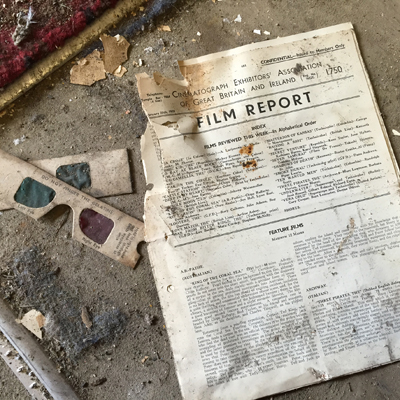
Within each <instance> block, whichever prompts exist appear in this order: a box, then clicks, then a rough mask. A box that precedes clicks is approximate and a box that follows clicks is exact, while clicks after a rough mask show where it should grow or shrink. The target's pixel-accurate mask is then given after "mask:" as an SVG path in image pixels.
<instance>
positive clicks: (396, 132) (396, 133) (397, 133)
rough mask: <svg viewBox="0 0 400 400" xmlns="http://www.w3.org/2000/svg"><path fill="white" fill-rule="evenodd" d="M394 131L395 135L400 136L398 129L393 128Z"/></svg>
mask: <svg viewBox="0 0 400 400" xmlns="http://www.w3.org/2000/svg"><path fill="white" fill-rule="evenodd" d="M392 133H393V135H394V136H400V132H398V131H396V129H392Z"/></svg>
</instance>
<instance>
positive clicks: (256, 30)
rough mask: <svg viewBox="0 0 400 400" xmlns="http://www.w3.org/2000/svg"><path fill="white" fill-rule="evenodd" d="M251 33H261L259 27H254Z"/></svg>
mask: <svg viewBox="0 0 400 400" xmlns="http://www.w3.org/2000/svg"><path fill="white" fill-rule="evenodd" d="M253 33H256V34H257V35H261V31H260V29H254V31H253Z"/></svg>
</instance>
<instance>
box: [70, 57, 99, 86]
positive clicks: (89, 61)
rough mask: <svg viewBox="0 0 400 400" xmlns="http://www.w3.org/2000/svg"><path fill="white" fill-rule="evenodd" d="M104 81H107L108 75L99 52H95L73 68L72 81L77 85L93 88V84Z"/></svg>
mask: <svg viewBox="0 0 400 400" xmlns="http://www.w3.org/2000/svg"><path fill="white" fill-rule="evenodd" d="M102 79H106V73H105V72H104V62H103V59H102V58H101V53H100V51H98V50H94V51H93V52H92V53H91V54H89V55H88V56H87V57H85V58H82V60H79V61H78V63H77V64H76V65H74V66H73V67H72V68H71V72H70V81H71V83H74V84H76V85H85V86H92V85H93V83H95V82H97V81H100V80H102Z"/></svg>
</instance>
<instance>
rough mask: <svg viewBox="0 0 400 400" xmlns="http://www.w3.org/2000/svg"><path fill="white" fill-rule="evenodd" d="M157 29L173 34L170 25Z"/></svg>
mask: <svg viewBox="0 0 400 400" xmlns="http://www.w3.org/2000/svg"><path fill="white" fill-rule="evenodd" d="M157 29H158V30H159V31H163V32H171V28H170V27H169V26H168V25H160V26H159V27H158V28H157Z"/></svg>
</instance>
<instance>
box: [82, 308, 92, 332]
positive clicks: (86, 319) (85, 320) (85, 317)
mask: <svg viewBox="0 0 400 400" xmlns="http://www.w3.org/2000/svg"><path fill="white" fill-rule="evenodd" d="M81 318H82V322H83V323H84V324H85V326H86V328H88V329H90V328H91V327H92V325H93V323H92V320H91V319H90V315H89V311H88V309H87V308H86V307H82V313H81Z"/></svg>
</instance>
